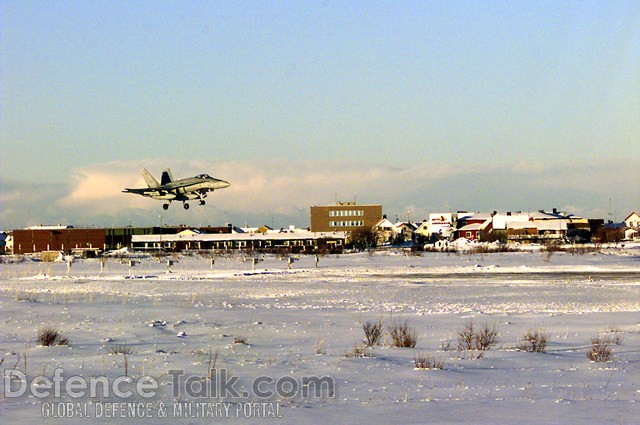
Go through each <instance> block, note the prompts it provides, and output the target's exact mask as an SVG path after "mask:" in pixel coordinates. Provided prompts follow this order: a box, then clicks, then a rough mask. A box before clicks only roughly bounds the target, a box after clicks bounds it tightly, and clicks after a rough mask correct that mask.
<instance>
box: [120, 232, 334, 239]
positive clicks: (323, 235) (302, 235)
mask: <svg viewBox="0 0 640 425" xmlns="http://www.w3.org/2000/svg"><path fill="white" fill-rule="evenodd" d="M346 238H347V233H346V232H307V231H304V232H297V233H267V234H263V233H201V234H175V235H133V236H131V241H132V242H160V241H162V242H176V241H185V242H188V241H194V242H196V241H203V242H204V241H214V242H215V241H220V242H222V241H243V240H245V241H246V240H262V241H267V240H301V239H302V240H305V239H346Z"/></svg>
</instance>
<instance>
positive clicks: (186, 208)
mask: <svg viewBox="0 0 640 425" xmlns="http://www.w3.org/2000/svg"><path fill="white" fill-rule="evenodd" d="M182 206H183V207H184V209H185V210H188V209H189V204H187V203H186V202H183V203H182Z"/></svg>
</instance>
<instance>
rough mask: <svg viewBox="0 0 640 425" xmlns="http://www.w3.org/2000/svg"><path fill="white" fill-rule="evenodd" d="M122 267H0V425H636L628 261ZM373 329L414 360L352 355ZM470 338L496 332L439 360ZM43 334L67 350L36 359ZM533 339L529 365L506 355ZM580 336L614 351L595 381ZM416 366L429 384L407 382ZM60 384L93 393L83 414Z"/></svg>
mask: <svg viewBox="0 0 640 425" xmlns="http://www.w3.org/2000/svg"><path fill="white" fill-rule="evenodd" d="M260 258H262V257H260ZM168 259H173V260H175V261H176V262H175V264H174V265H173V266H172V267H171V272H170V273H169V272H168V271H167V260H168ZM136 261H137V264H136V265H135V267H134V268H133V269H130V268H129V265H128V259H118V258H111V259H109V260H107V262H106V264H105V265H104V269H103V270H101V267H100V262H99V260H97V259H95V260H93V259H92V260H80V261H77V262H75V263H73V264H72V266H71V270H70V271H69V272H68V271H67V265H66V264H65V263H42V262H34V261H30V260H28V261H24V262H20V263H18V262H16V263H3V264H0V318H1V320H2V326H1V327H0V356H1V359H2V360H1V362H2V363H1V364H0V370H1V371H2V374H3V377H5V376H7V374H10V375H11V376H10V377H9V378H5V379H3V388H2V391H3V392H2V394H1V395H0V397H2V398H1V399H0V417H1V418H2V422H3V423H4V422H7V423H16V424H26V423H34V422H43V423H65V424H66V423H93V422H96V421H98V422H100V421H105V422H106V421H107V420H108V421H113V420H114V419H115V420H116V422H118V423H129V422H136V423H202V422H212V421H220V422H224V421H226V422H243V423H246V422H253V423H264V422H278V423H309V424H315V423H318V422H319V421H322V422H328V423H332V422H334V423H532V424H541V423H545V424H546V423H572V424H573V423H638V422H639V419H638V418H640V248H638V247H626V248H624V249H608V250H605V251H601V252H596V253H586V254H583V255H578V254H575V255H571V254H569V253H553V254H552V255H551V256H550V257H548V258H545V257H544V255H542V254H541V253H540V252H526V253H522V252H519V253H495V254H484V255H481V254H447V253H425V254H423V255H421V256H408V255H405V254H403V253H402V252H382V253H375V254H368V253H362V254H345V255H340V256H335V255H329V256H325V257H321V258H320V261H319V264H318V267H317V268H316V267H315V266H316V264H315V261H314V257H312V256H309V257H307V256H302V257H300V258H299V259H297V261H296V262H294V263H293V264H292V265H291V268H290V269H289V268H288V264H287V261H286V260H283V259H279V258H278V257H276V256H272V255H267V256H266V257H264V261H262V262H259V263H257V264H256V265H255V270H254V269H253V265H252V263H251V261H244V258H243V257H241V256H232V257H216V258H215V264H214V265H213V268H212V267H211V264H210V260H209V259H207V258H203V257H200V256H197V255H194V256H180V257H175V258H174V257H166V258H163V259H161V260H160V261H158V260H157V259H156V258H151V257H147V258H144V257H143V258H137V259H136ZM380 319H381V320H382V321H383V322H384V328H385V330H386V329H387V327H388V326H389V325H391V324H394V323H396V324H397V323H404V322H405V321H406V323H407V324H408V326H409V327H410V328H411V329H413V330H415V332H416V335H417V344H416V347H415V348H394V347H391V338H390V337H389V335H388V332H386V333H385V336H383V339H382V342H381V344H380V345H377V346H375V347H373V348H364V342H363V339H364V332H363V323H364V322H367V321H370V322H377V321H378V320H380ZM469 320H472V321H473V323H474V324H475V325H477V326H481V325H483V324H488V325H489V326H494V325H495V326H496V327H497V329H498V331H499V341H498V343H497V344H496V345H495V346H494V347H492V348H491V349H489V350H488V351H486V352H483V353H478V352H463V351H459V350H456V349H455V346H456V341H457V332H458V331H459V330H460V329H461V328H463V326H464V325H465V324H467V323H468V322H469ZM45 326H51V327H54V328H55V329H57V330H60V331H62V332H63V333H64V334H65V335H66V336H67V337H68V339H69V345H68V346H50V347H43V346H38V344H37V342H36V337H37V333H38V330H40V329H42V328H44V327H45ZM536 328H539V329H541V330H543V331H544V332H547V333H548V334H549V342H548V345H547V349H546V352H544V353H530V352H525V351H522V350H518V347H519V345H520V344H521V339H522V336H523V335H524V334H525V332H527V331H528V330H530V329H536ZM595 336H603V337H609V338H611V340H614V339H615V340H616V343H611V348H612V349H613V353H614V354H613V356H614V360H613V361H610V362H592V361H590V360H589V359H588V358H587V355H586V353H587V351H588V350H589V349H590V348H591V346H592V344H591V339H592V338H593V337H595ZM118 351H125V352H127V353H124V354H123V353H118ZM480 354H481V356H480V358H477V357H478V356H479V355H480ZM419 355H424V356H426V355H430V356H432V357H433V358H435V359H436V360H438V361H440V362H443V363H444V366H443V368H442V369H436V370H424V369H417V368H416V366H415V363H414V359H415V358H416V356H419ZM212 366H215V371H214V372H213V376H214V378H215V379H214V380H213V381H211V380H210V379H209V378H210V375H211V372H210V368H211V367H212ZM58 368H61V370H60V371H59V372H58V373H59V374H60V375H59V382H58V387H59V388H58V389H59V392H60V394H59V397H58V396H57V395H56V394H55V389H56V383H55V380H54V379H55V377H56V375H55V374H56V369H58ZM25 370H26V375H25V374H24V373H25ZM16 371H19V372H20V373H22V374H23V375H20V374H19V373H18V372H16ZM176 371H180V372H176ZM221 373H223V374H226V376H227V378H229V377H231V378H232V379H231V382H229V381H224V375H220V374H221ZM125 375H126V376H125ZM178 375H180V379H181V381H180V384H178V383H177V381H178ZM37 376H39V378H36V379H34V377H37ZM43 377H44V378H43ZM76 377H80V378H82V379H84V380H85V381H90V380H91V378H94V379H98V378H104V379H105V381H106V382H107V390H109V389H111V391H110V392H109V391H108V394H104V393H100V394H97V395H96V396H95V397H92V395H93V394H90V391H89V390H88V389H86V388H85V389H84V390H83V389H82V384H81V383H80V384H79V383H78V382H75V381H74V380H75V378H76ZM145 377H148V378H145ZM47 379H48V380H49V381H48V382H47ZM119 379H120V381H118V380H119ZM314 379H316V380H315V381H314ZM319 379H324V380H323V381H319ZM187 380H188V381H189V384H188V385H187V384H186V383H185V381H187ZM115 382H119V384H118V385H119V387H118V386H116V385H115ZM141 382H142V384H149V386H150V388H151V390H154V389H155V390H156V391H155V393H156V394H155V395H153V396H151V397H148V398H147V397H146V396H147V395H150V392H151V390H149V391H145V390H144V388H143V390H142V391H140V390H138V389H136V388H135V385H136V384H137V383H141ZM220 382H227V383H228V384H229V387H228V388H230V389H231V391H228V392H227V393H226V394H224V395H222V394H221V393H220V391H221V390H222V388H219V387H216V385H217V383H220ZM309 382H311V383H312V384H310V385H303V384H309ZM318 382H321V383H322V385H324V386H321V385H319V386H314V385H313V383H318ZM154 385H156V386H155V387H154ZM114 388H115V390H127V389H132V395H130V396H129V397H124V395H123V394H120V395H121V396H120V397H119V396H117V395H116V391H114ZM203 388H204V390H203ZM224 388H227V387H224ZM21 389H22V390H23V393H22V394H20V395H18V393H19V392H20V390H21ZM212 389H215V390H216V391H217V392H216V391H213V390H212ZM316 389H319V390H320V391H315V390H316ZM85 390H86V391H85ZM205 390H208V391H209V392H208V393H206V394H205V393H202V392H200V391H205ZM234 392H237V393H238V394H235V393H234ZM43 394H44V395H43ZM203 395H204V396H203ZM75 396H78V397H75ZM201 396H202V397H201ZM120 403H122V404H120ZM47 416H48V417H47ZM84 416H89V417H91V419H88V418H86V417H84ZM131 416H137V417H131ZM262 416H266V418H265V417H262ZM273 416H276V417H275V418H274V417H273ZM110 417H111V418H110Z"/></svg>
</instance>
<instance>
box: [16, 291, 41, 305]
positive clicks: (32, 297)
mask: <svg viewBox="0 0 640 425" xmlns="http://www.w3.org/2000/svg"><path fill="white" fill-rule="evenodd" d="M16 301H26V302H28V303H37V302H38V296H37V295H36V294H29V293H25V294H16Z"/></svg>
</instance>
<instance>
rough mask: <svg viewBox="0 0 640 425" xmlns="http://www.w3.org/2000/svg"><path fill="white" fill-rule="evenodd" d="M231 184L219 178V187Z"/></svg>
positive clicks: (222, 187)
mask: <svg viewBox="0 0 640 425" xmlns="http://www.w3.org/2000/svg"><path fill="white" fill-rule="evenodd" d="M229 186H231V183H229V182H227V181H224V180H220V188H221V189H224V188H225V187H229Z"/></svg>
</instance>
